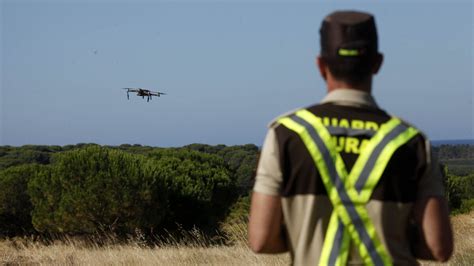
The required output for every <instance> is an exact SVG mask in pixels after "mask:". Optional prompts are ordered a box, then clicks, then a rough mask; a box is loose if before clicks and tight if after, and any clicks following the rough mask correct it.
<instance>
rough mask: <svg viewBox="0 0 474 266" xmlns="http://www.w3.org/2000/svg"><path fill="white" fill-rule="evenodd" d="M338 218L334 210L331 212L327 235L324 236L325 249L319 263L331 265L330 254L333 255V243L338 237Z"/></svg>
mask: <svg viewBox="0 0 474 266" xmlns="http://www.w3.org/2000/svg"><path fill="white" fill-rule="evenodd" d="M338 219H339V217H338V215H337V214H336V212H335V211H333V212H332V214H331V219H329V226H328V229H327V230H326V236H325V237H324V244H323V249H322V251H321V256H320V260H319V265H329V256H330V255H331V251H332V246H333V245H332V243H334V241H335V238H336V232H337V228H338V222H337V221H338Z"/></svg>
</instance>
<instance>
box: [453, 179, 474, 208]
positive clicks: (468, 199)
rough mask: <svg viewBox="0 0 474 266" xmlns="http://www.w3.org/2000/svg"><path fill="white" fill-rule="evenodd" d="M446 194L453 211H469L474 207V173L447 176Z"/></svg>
mask: <svg viewBox="0 0 474 266" xmlns="http://www.w3.org/2000/svg"><path fill="white" fill-rule="evenodd" d="M446 195H447V198H448V203H449V207H450V209H451V211H452V212H453V213H461V212H468V211H470V210H471V209H472V207H473V200H474V174H470V175H466V176H455V175H450V174H448V175H447V177H446Z"/></svg>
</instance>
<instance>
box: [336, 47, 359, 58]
mask: <svg viewBox="0 0 474 266" xmlns="http://www.w3.org/2000/svg"><path fill="white" fill-rule="evenodd" d="M338 53H339V55H340V56H358V55H359V50H356V49H343V48H340V49H339V51H338Z"/></svg>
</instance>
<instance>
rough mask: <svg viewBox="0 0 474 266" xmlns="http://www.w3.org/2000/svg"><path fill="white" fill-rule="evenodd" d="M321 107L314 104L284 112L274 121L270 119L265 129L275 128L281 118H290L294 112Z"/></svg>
mask: <svg viewBox="0 0 474 266" xmlns="http://www.w3.org/2000/svg"><path fill="white" fill-rule="evenodd" d="M319 105H321V104H320V103H316V104H313V105H310V106H305V107H299V108H295V109H292V110H290V111H288V112H285V113H283V114H280V115H278V116H276V117H275V118H274V119H272V120H271V121H270V123H268V125H267V127H268V128H275V127H277V126H278V125H279V123H278V120H280V119H281V118H284V117H289V116H292V115H293V114H295V113H296V112H298V111H300V110H308V109H311V108H314V107H317V106H319Z"/></svg>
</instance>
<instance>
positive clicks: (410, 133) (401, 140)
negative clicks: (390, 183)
mask: <svg viewBox="0 0 474 266" xmlns="http://www.w3.org/2000/svg"><path fill="white" fill-rule="evenodd" d="M418 133H419V132H418V130H416V129H414V128H412V127H409V128H408V129H406V130H405V131H404V132H403V133H401V134H400V135H398V137H396V138H395V139H393V140H392V141H391V142H390V143H389V144H387V145H386V146H385V148H384V149H383V151H382V153H381V154H380V156H379V157H378V159H377V162H376V163H375V167H374V168H373V169H372V171H371V172H370V175H369V178H368V180H367V182H366V185H365V186H364V188H363V189H362V191H361V193H360V200H361V201H368V200H369V199H370V196H371V195H372V191H373V190H374V188H375V186H376V185H377V183H378V181H379V179H380V177H381V176H382V174H383V172H384V170H385V168H386V167H387V164H388V162H389V161H390V158H391V157H392V155H393V154H394V153H395V151H396V150H397V149H398V148H399V147H400V146H402V145H403V144H405V143H407V142H408V141H409V140H410V139H412V138H413V137H414V136H416V135H417V134H418Z"/></svg>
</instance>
